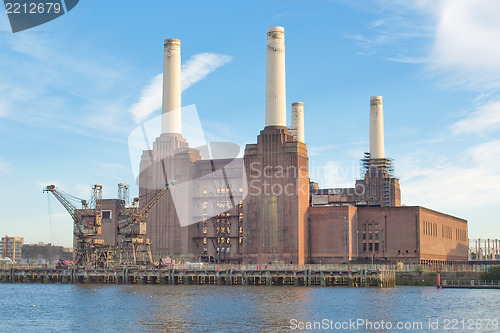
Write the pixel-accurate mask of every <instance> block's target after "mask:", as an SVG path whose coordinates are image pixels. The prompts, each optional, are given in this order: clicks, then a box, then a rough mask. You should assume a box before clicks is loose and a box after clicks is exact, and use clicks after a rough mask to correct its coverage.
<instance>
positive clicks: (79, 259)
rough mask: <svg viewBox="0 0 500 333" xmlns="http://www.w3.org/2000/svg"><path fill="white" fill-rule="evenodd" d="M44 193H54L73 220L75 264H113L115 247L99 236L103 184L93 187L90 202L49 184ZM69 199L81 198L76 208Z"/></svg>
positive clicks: (92, 265)
mask: <svg viewBox="0 0 500 333" xmlns="http://www.w3.org/2000/svg"><path fill="white" fill-rule="evenodd" d="M43 192H47V193H52V194H53V195H54V196H55V197H56V199H57V200H58V201H59V202H60V203H61V205H62V206H63V207H64V208H65V209H66V211H67V212H68V213H69V214H70V215H71V217H72V218H73V221H74V227H73V235H74V265H75V266H76V267H85V268H106V267H109V266H110V265H112V264H113V262H114V255H115V250H114V248H113V247H112V246H110V245H107V244H105V242H104V240H103V239H102V238H100V236H101V233H102V185H94V186H93V187H92V197H91V200H90V203H88V202H87V201H86V200H82V199H79V198H76V197H75V196H72V195H70V194H68V193H65V192H63V191H62V190H60V189H58V188H56V186H55V185H48V186H47V187H46V188H45V189H44V190H43ZM70 200H80V201H81V204H82V208H81V209H78V208H76V207H75V206H74V205H73V204H72V203H71V201H70Z"/></svg>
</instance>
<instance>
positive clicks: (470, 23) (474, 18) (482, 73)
mask: <svg viewBox="0 0 500 333" xmlns="http://www.w3.org/2000/svg"><path fill="white" fill-rule="evenodd" d="M498 17H500V2H499V1H497V0H480V1H467V0H446V1H442V2H440V6H439V7H438V13H437V25H436V27H435V38H434V43H433V45H432V50H431V54H430V61H431V62H430V66H431V69H434V70H438V71H442V72H444V73H446V74H449V75H450V80H449V81H448V83H449V84H452V85H466V86H471V87H474V88H485V87H486V88H500V81H499V80H498V77H499V76H500V43H498V40H499V38H500V20H498Z"/></svg>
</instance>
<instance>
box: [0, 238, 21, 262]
mask: <svg viewBox="0 0 500 333" xmlns="http://www.w3.org/2000/svg"><path fill="white" fill-rule="evenodd" d="M23 244H24V238H23V237H9V236H7V235H5V237H2V241H1V242H0V253H1V254H2V256H3V257H4V258H10V259H12V261H17V260H21V255H22V247H23Z"/></svg>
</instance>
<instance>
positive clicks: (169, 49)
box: [161, 39, 181, 134]
mask: <svg viewBox="0 0 500 333" xmlns="http://www.w3.org/2000/svg"><path fill="white" fill-rule="evenodd" d="M164 46H165V48H164V56H163V100H162V121H161V132H162V133H177V134H181V42H180V40H178V39H165V44H164Z"/></svg>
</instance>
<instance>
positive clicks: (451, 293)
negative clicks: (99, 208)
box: [0, 284, 500, 332]
mask: <svg viewBox="0 0 500 333" xmlns="http://www.w3.org/2000/svg"><path fill="white" fill-rule="evenodd" d="M0 319H1V321H0V331H1V332H21V331H22V332H26V331H33V332H286V331H289V332H290V331H291V332H295V331H312V330H307V328H314V327H315V328H316V330H317V331H327V332H328V331H331V332H340V331H352V332H389V331H392V332H444V331H453V332H500V328H499V325H498V321H499V320H500V290H470V289H462V290H460V289H441V290H438V289H436V288H433V287H397V288H391V289H375V288H373V289H365V288H328V287H292V286H283V287H265V286H184V285H174V286H171V285H144V286H138V285H62V284H0ZM314 325H316V326H314ZM342 327H343V328H344V330H343V329H342Z"/></svg>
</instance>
